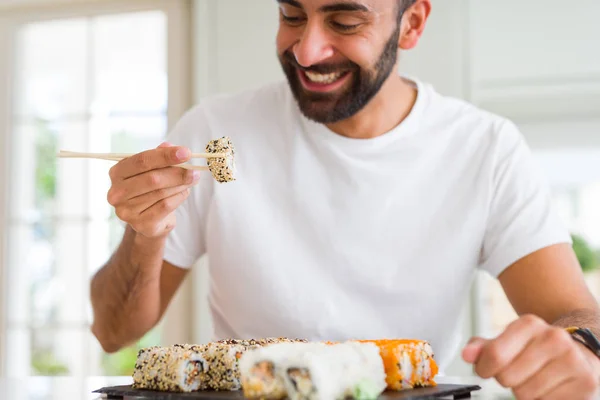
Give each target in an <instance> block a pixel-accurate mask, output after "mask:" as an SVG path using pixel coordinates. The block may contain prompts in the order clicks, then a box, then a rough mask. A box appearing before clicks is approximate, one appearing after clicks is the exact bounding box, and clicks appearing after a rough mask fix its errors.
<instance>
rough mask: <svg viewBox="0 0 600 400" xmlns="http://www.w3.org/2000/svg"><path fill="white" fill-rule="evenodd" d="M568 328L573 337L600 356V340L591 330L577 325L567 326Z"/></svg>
mask: <svg viewBox="0 0 600 400" xmlns="http://www.w3.org/2000/svg"><path fill="white" fill-rule="evenodd" d="M566 330H567V332H569V333H570V334H571V336H572V337H573V339H575V340H576V341H577V342H579V343H581V344H582V345H584V346H585V347H587V348H588V349H590V351H591V352H592V353H594V354H595V355H596V356H597V357H598V358H600V341H599V340H598V338H597V337H596V335H594V334H593V333H592V331H591V330H589V329H588V328H579V327H577V326H572V327H569V328H566Z"/></svg>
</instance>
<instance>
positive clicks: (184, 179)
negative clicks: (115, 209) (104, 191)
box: [109, 167, 201, 205]
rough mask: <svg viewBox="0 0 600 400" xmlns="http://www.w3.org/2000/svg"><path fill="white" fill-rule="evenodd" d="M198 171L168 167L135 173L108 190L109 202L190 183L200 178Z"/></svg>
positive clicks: (122, 200) (120, 201)
mask: <svg viewBox="0 0 600 400" xmlns="http://www.w3.org/2000/svg"><path fill="white" fill-rule="evenodd" d="M200 177H201V173H200V171H192V170H189V169H184V168H179V167H170V168H162V169H157V170H153V171H149V172H146V173H143V174H141V175H136V176H134V177H132V178H128V179H126V180H125V181H123V182H121V184H119V185H115V186H113V187H112V188H111V189H110V190H109V202H110V204H113V205H114V204H122V203H123V202H126V201H130V200H132V199H135V198H136V197H139V196H142V195H145V194H147V193H151V192H154V191H156V190H160V189H167V188H173V187H177V186H182V185H192V184H195V183H197V182H198V181H199V180H200Z"/></svg>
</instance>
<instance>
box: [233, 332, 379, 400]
mask: <svg viewBox="0 0 600 400" xmlns="http://www.w3.org/2000/svg"><path fill="white" fill-rule="evenodd" d="M240 373H241V379H242V389H243V391H244V396H245V397H246V398H250V399H265V400H281V399H284V398H288V399H290V400H330V399H343V398H349V399H361V400H368V399H376V398H377V397H379V395H380V394H381V393H382V392H383V391H384V390H385V388H386V382H385V377H386V376H385V371H384V367H383V363H382V361H381V358H380V355H379V349H378V347H377V346H376V345H374V344H372V343H358V342H346V343H341V344H338V345H336V346H328V345H326V344H324V343H308V344H307V343H284V344H278V345H272V346H268V347H264V348H260V349H254V350H251V351H248V352H246V353H245V354H244V355H243V356H242V358H241V361H240Z"/></svg>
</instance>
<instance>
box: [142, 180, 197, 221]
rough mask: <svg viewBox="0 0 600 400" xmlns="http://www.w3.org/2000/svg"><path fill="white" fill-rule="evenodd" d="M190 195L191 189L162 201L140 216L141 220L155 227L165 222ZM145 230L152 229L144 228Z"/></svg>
mask: <svg viewBox="0 0 600 400" xmlns="http://www.w3.org/2000/svg"><path fill="white" fill-rule="evenodd" d="M189 195H190V189H186V190H184V191H182V192H179V193H177V194H174V195H173V196H171V197H167V198H166V199H162V200H160V201H158V202H157V203H156V204H154V205H152V206H151V207H150V208H148V209H146V210H145V211H144V212H142V213H141V214H140V218H139V219H140V220H143V221H145V222H144V223H143V224H148V225H155V224H157V223H159V222H160V221H162V220H164V219H165V218H166V217H167V216H168V215H169V214H171V213H172V212H173V211H175V210H176V209H177V207H179V206H180V205H181V204H182V203H183V202H184V201H185V200H186V199H187V198H188V197H189ZM142 229H144V230H150V228H147V229H146V227H142Z"/></svg>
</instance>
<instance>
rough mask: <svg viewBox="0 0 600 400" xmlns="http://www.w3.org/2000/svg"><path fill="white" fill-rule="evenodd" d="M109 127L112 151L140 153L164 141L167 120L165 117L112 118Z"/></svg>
mask: <svg viewBox="0 0 600 400" xmlns="http://www.w3.org/2000/svg"><path fill="white" fill-rule="evenodd" d="M108 126H109V129H110V133H111V151H114V152H120V153H121V152H122V153H138V152H140V151H143V150H148V149H153V148H155V147H157V146H158V145H159V144H160V143H161V142H162V141H163V140H164V137H165V134H166V130H167V119H166V117H164V116H156V117H145V118H139V117H124V118H111V119H110V120H109V121H108Z"/></svg>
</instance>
